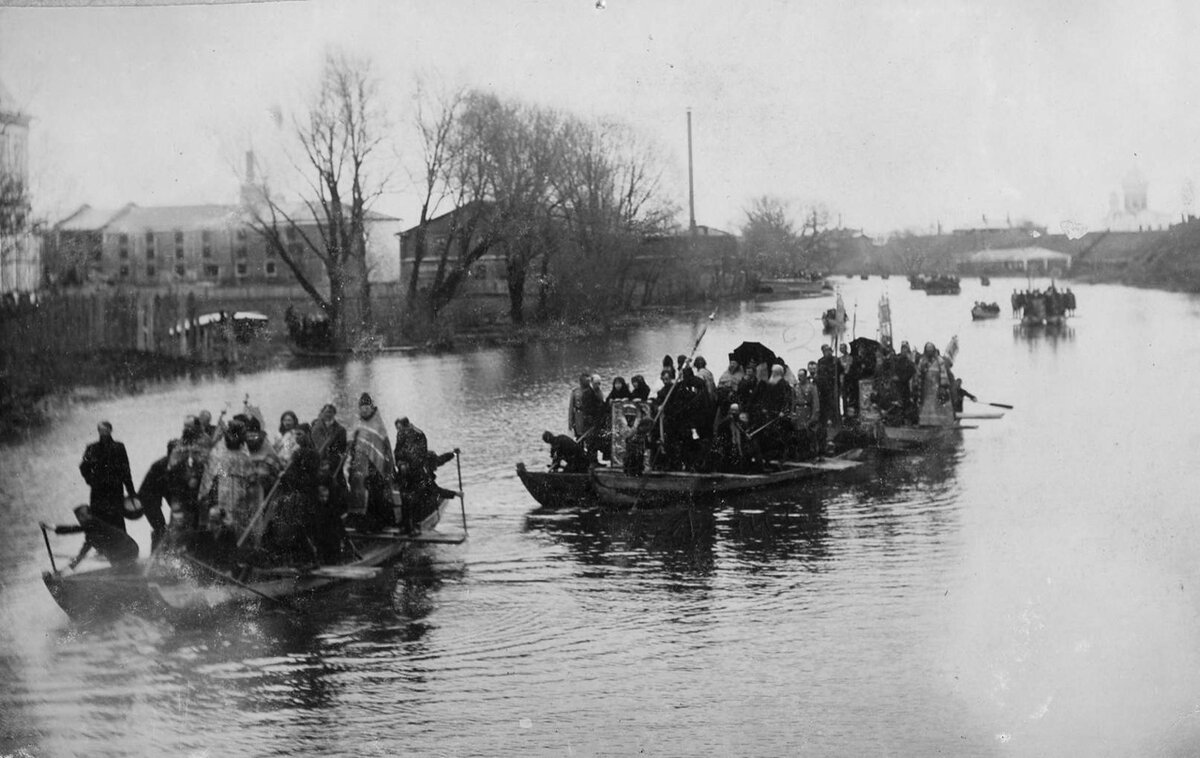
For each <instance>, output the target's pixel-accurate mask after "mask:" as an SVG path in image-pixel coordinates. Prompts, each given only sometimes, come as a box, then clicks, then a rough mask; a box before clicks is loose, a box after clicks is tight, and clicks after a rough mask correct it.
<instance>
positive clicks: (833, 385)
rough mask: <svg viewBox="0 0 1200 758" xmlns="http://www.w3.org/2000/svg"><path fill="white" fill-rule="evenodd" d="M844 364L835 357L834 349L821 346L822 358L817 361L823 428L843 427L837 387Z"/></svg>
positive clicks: (817, 380)
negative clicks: (830, 426)
mask: <svg viewBox="0 0 1200 758" xmlns="http://www.w3.org/2000/svg"><path fill="white" fill-rule="evenodd" d="M841 371H842V364H840V363H838V360H837V358H834V357H833V348H832V347H830V346H829V345H821V357H820V359H819V360H818V361H817V377H816V383H817V394H818V395H819V397H820V401H821V409H820V410H821V426H822V427H825V426H826V424H833V426H834V427H835V428H837V427H838V426H840V425H841V422H842V419H841V412H840V408H841V402H840V399H839V398H838V391H837V386H838V382H839V380H840V379H841Z"/></svg>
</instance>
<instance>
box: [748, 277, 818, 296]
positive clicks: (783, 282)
mask: <svg viewBox="0 0 1200 758" xmlns="http://www.w3.org/2000/svg"><path fill="white" fill-rule="evenodd" d="M831 294H833V285H831V284H830V283H829V282H828V281H826V280H825V279H762V280H760V281H759V283H758V285H757V286H756V287H755V288H754V298H755V299H756V300H798V299H803V298H809V297H822V296H824V295H831Z"/></svg>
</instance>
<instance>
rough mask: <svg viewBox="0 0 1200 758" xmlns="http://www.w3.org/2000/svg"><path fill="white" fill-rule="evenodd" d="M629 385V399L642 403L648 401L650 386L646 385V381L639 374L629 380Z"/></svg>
mask: <svg viewBox="0 0 1200 758" xmlns="http://www.w3.org/2000/svg"><path fill="white" fill-rule="evenodd" d="M629 383H630V390H629V397H630V398H631V399H633V400H641V401H643V402H645V401H648V400H649V399H650V385H649V384H646V379H645V378H644V377H643V376H642V375H641V374H634V375H633V376H632V377H631V378H630V379H629Z"/></svg>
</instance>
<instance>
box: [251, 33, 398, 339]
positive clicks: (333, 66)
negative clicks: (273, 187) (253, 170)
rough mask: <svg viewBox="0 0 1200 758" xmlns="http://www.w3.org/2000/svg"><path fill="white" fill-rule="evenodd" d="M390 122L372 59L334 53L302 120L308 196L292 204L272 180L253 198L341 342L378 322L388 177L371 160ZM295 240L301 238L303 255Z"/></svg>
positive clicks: (258, 219)
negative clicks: (379, 213)
mask: <svg viewBox="0 0 1200 758" xmlns="http://www.w3.org/2000/svg"><path fill="white" fill-rule="evenodd" d="M385 121H386V119H385V116H384V113H383V110H382V108H381V104H380V103H379V92H378V82H377V80H376V78H375V77H374V75H373V74H372V72H371V65H370V63H369V62H368V61H366V60H363V59H356V58H351V57H348V56H346V55H344V54H336V53H330V54H328V55H327V56H326V58H325V65H324V69H323V71H322V74H321V80H320V83H319V87H318V90H317V93H316V96H315V97H314V99H313V101H312V103H311V104H310V105H309V106H308V108H307V110H306V111H305V112H304V113H302V114H300V115H299V116H298V117H297V118H296V119H295V124H294V125H295V136H296V139H297V141H298V143H299V146H300V155H301V158H300V159H299V160H298V161H296V163H297V169H298V170H299V172H300V173H301V175H302V177H303V179H304V183H305V184H306V185H307V192H306V196H305V197H304V198H303V199H302V201H301V202H300V203H299V204H294V205H289V204H287V203H285V202H283V201H282V200H281V199H280V198H277V197H274V196H273V195H272V194H271V192H270V188H269V187H268V186H267V185H266V183H265V182H264V184H263V186H262V187H261V188H260V192H259V193H258V197H257V198H256V202H251V203H248V206H249V207H248V209H247V210H248V211H249V213H250V216H251V219H252V223H253V226H254V228H255V229H256V230H257V231H258V233H259V234H260V235H262V237H263V239H264V240H265V241H266V244H267V245H268V247H269V249H271V250H272V251H274V252H275V253H276V254H277V255H278V256H279V258H280V259H281V260H283V262H284V263H285V264H286V265H287V266H288V268H289V269H290V270H291V271H292V273H293V275H294V276H295V277H296V281H297V282H298V283H299V284H300V286H301V287H302V288H303V289H304V291H305V292H307V293H308V295H309V296H310V297H311V298H312V299H313V301H314V302H315V303H316V304H317V305H318V306H319V307H320V308H321V310H322V311H323V312H324V313H325V315H326V316H328V318H329V320H330V323H331V333H332V334H333V336H334V340H335V342H336V343H337V344H338V345H346V344H348V343H350V342H351V341H352V340H353V339H354V338H355V337H356V336H358V335H359V334H362V333H363V332H365V331H367V330H369V329H370V327H371V312H370V302H371V301H370V295H371V290H370V279H369V276H368V274H369V270H368V261H367V215H368V212H369V208H370V205H371V203H372V202H373V201H374V200H375V199H376V198H378V197H379V195H380V194H381V193H382V191H383V188H384V184H385V182H386V178H383V179H372V178H371V177H370V170H369V167H368V162H369V161H371V160H372V159H373V156H374V153H375V152H376V149H377V148H378V147H379V145H380V143H381V141H382V139H383V135H384V134H385V132H386V123H385ZM289 238H292V239H293V240H299V241H300V243H301V246H300V250H301V251H304V252H303V253H301V255H297V254H296V253H295V252H294V251H293V249H292V247H291V245H290V244H289ZM305 255H311V256H313V257H315V259H316V260H318V261H319V262H320V264H321V267H322V270H323V272H324V274H325V276H326V279H327V281H326V282H320V281H319V280H316V279H315V278H314V277H312V276H311V274H310V273H309V271H308V269H307V268H306V267H305V266H304V262H303V260H302V257H303V256H305ZM323 285H326V286H323Z"/></svg>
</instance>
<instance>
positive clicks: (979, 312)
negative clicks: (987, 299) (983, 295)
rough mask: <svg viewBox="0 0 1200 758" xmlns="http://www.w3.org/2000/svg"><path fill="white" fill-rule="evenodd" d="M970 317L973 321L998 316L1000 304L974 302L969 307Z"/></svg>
mask: <svg viewBox="0 0 1200 758" xmlns="http://www.w3.org/2000/svg"><path fill="white" fill-rule="evenodd" d="M971 318H972V319H973V320H975V321H983V320H985V319H992V318H1000V306H999V305H998V304H996V303H975V305H974V306H972V307H971Z"/></svg>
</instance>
